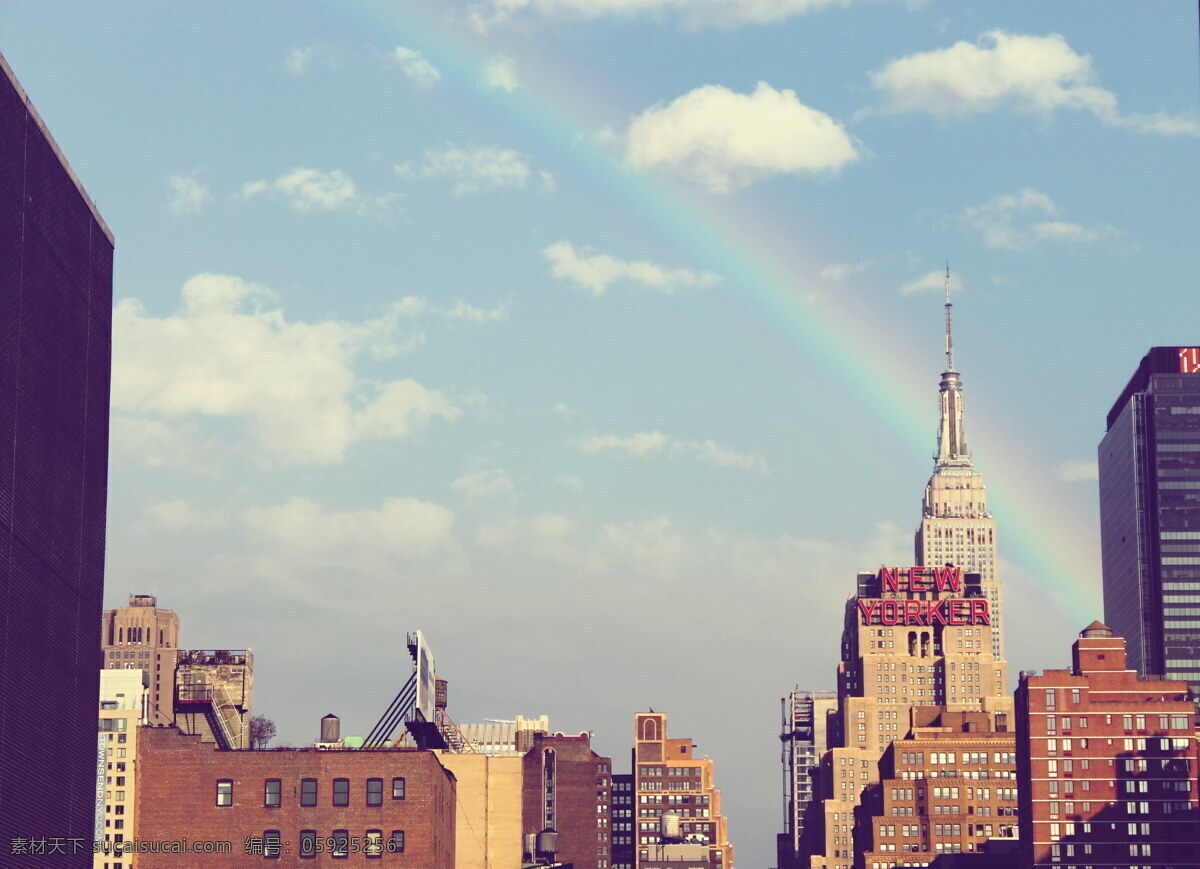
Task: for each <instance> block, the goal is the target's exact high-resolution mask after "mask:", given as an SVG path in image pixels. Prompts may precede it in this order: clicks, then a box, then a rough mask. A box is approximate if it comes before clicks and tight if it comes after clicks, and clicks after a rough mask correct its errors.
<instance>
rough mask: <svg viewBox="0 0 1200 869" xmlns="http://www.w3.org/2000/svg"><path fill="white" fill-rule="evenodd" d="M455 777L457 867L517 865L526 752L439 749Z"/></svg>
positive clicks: (489, 868) (517, 868) (490, 868)
mask: <svg viewBox="0 0 1200 869" xmlns="http://www.w3.org/2000/svg"><path fill="white" fill-rule="evenodd" d="M438 758H439V760H441V762H442V766H444V767H446V769H448V770H450V772H452V773H454V777H455V778H456V779H457V780H458V806H457V808H456V810H455V827H454V855H455V856H454V860H455V867H456V869H521V864H522V861H521V853H522V846H523V842H522V838H521V836H522V829H521V823H522V821H521V814H522V805H521V794H522V786H523V782H524V779H523V775H522V763H523V762H524V755H523V754H518V753H517V752H515V751H514V752H511V753H509V754H508V755H506V756H502V757H501V756H494V755H487V754H456V753H454V752H438Z"/></svg>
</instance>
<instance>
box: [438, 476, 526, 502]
mask: <svg viewBox="0 0 1200 869" xmlns="http://www.w3.org/2000/svg"><path fill="white" fill-rule="evenodd" d="M450 488H451V489H454V490H455V491H456V492H462V493H463V494H464V495H466V496H467V497H468V498H471V499H474V500H483V499H486V498H511V497H512V496H513V495H514V494H515V493H516V488H517V487H516V484H515V483H514V482H513V478H512V474H510V473H509V472H508V471H506V470H505V469H503V468H474V469H472V470H469V471H466V472H465V473H463V474H462V475H461V476H459V477H458V478H457V479H456V480H455V481H454V482H453V483H451V484H450Z"/></svg>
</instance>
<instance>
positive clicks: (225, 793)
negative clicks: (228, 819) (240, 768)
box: [217, 778, 233, 806]
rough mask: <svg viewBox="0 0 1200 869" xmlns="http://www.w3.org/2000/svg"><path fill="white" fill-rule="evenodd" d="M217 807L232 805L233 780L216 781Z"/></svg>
mask: <svg viewBox="0 0 1200 869" xmlns="http://www.w3.org/2000/svg"><path fill="white" fill-rule="evenodd" d="M217 805H218V806H232V805H233V779H228V778H223V779H218V780H217Z"/></svg>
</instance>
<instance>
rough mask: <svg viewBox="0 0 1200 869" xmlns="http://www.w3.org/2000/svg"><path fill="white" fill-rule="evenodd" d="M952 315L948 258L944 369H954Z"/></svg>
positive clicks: (948, 263) (948, 262) (947, 263)
mask: <svg viewBox="0 0 1200 869" xmlns="http://www.w3.org/2000/svg"><path fill="white" fill-rule="evenodd" d="M953 317H954V305H953V304H952V303H951V302H950V260H946V370H947V371H953V370H954V334H953V333H952V332H951V331H950V322H951V320H952V319H953Z"/></svg>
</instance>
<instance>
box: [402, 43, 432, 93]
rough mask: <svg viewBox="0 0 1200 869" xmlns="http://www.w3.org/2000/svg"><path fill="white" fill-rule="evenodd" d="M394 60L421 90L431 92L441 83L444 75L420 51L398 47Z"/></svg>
mask: <svg viewBox="0 0 1200 869" xmlns="http://www.w3.org/2000/svg"><path fill="white" fill-rule="evenodd" d="M392 59H393V60H395V61H396V63H398V64H399V65H400V69H401V70H402V71H403V72H404V74H405V75H406V76H408V77H409V78H410V79H411V80H412V82H413V83H414V84H415V85H416V86H417V87H419V88H422V89H424V90H429V89H430V88H431V87H433V86H434V85H435V84H437V83H438V82H439V81H441V78H442V74H441V73H440V72H438V69H437V67H435V66H434V65H433V64H432V63H430V62H429V61H428V60H426V59H425V58H424V57H423V56H422V55H421V52H419V51H416V50H414V49H411V48H404V47H403V46H397V47H396V50H395V51H393V52H392Z"/></svg>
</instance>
